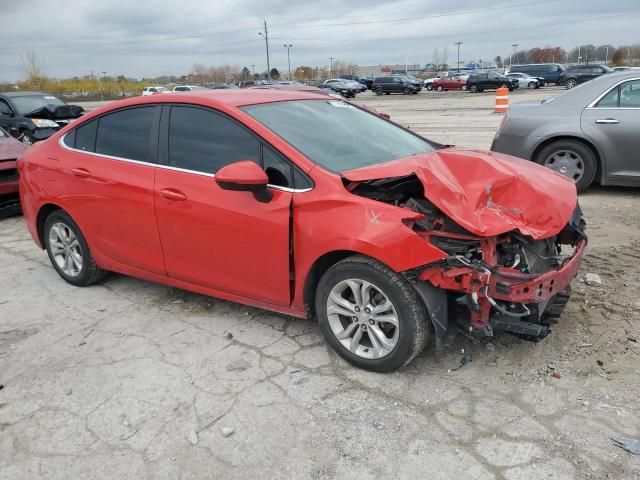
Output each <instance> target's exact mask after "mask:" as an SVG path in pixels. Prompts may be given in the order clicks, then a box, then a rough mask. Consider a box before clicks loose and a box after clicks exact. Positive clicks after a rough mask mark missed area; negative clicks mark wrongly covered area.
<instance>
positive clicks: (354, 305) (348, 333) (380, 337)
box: [327, 278, 400, 359]
mask: <svg viewBox="0 0 640 480" xmlns="http://www.w3.org/2000/svg"><path fill="white" fill-rule="evenodd" d="M327 318H328V320H329V326H330V327H331V331H332V332H333V334H334V335H335V336H336V338H337V339H338V341H339V342H340V343H341V344H342V345H343V346H344V347H345V348H346V349H348V350H349V351H351V352H352V353H353V354H355V355H357V356H359V357H361V358H366V359H378V358H382V357H385V356H387V355H388V354H389V353H391V352H392V351H393V349H394V348H395V346H396V345H397V343H398V334H399V328H400V324H399V319H398V314H397V312H396V308H395V306H394V305H393V303H392V302H391V300H390V299H389V297H388V296H387V295H386V294H385V293H384V292H383V291H382V290H381V289H380V288H379V287H377V286H376V285H374V284H373V283H370V282H367V281H365V280H361V279H357V278H351V279H347V280H343V281H341V282H340V283H338V284H337V285H336V286H335V287H333V288H332V289H331V292H330V294H329V298H328V299H327Z"/></svg>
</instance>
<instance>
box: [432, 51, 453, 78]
mask: <svg viewBox="0 0 640 480" xmlns="http://www.w3.org/2000/svg"><path fill="white" fill-rule="evenodd" d="M432 61H433V65H434V67H435V69H436V72H437V71H438V70H446V69H447V68H448V63H449V49H448V48H447V47H444V48H443V49H442V50H440V48H438V47H436V48H434V49H433V58H432Z"/></svg>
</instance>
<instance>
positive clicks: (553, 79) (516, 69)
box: [509, 63, 564, 85]
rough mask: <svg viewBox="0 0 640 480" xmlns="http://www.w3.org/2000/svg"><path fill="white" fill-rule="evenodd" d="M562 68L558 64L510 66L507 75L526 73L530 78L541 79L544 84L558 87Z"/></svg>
mask: <svg viewBox="0 0 640 480" xmlns="http://www.w3.org/2000/svg"><path fill="white" fill-rule="evenodd" d="M563 71H564V67H563V66H562V65H560V64H559V63H531V64H529V65H512V66H511V67H509V73H526V74H527V75H529V76H530V77H535V78H542V79H544V82H545V83H555V84H556V85H560V75H562V72H563Z"/></svg>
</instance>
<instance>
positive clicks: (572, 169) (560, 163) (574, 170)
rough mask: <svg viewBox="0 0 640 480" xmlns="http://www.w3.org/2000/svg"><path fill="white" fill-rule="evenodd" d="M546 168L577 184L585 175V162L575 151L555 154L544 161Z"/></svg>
mask: <svg viewBox="0 0 640 480" xmlns="http://www.w3.org/2000/svg"><path fill="white" fill-rule="evenodd" d="M544 166H545V167H549V168H550V169H551V170H554V171H556V172H558V173H561V174H562V175H564V176H565V177H567V178H570V179H571V180H573V182H575V183H578V182H579V181H580V179H582V176H583V175H584V160H583V159H582V157H581V156H580V155H578V154H577V153H576V152H574V151H573V150H558V151H555V152H553V153H552V154H551V155H549V156H548V157H547V159H546V160H545V161H544Z"/></svg>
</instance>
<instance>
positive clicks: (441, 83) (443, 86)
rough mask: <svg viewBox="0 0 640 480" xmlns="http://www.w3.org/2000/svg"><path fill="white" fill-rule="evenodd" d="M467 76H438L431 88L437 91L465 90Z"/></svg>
mask: <svg viewBox="0 0 640 480" xmlns="http://www.w3.org/2000/svg"><path fill="white" fill-rule="evenodd" d="M467 78H468V77H447V78H438V79H437V80H435V81H434V82H433V89H434V90H437V91H439V92H442V91H443V90H466V89H467Z"/></svg>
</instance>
